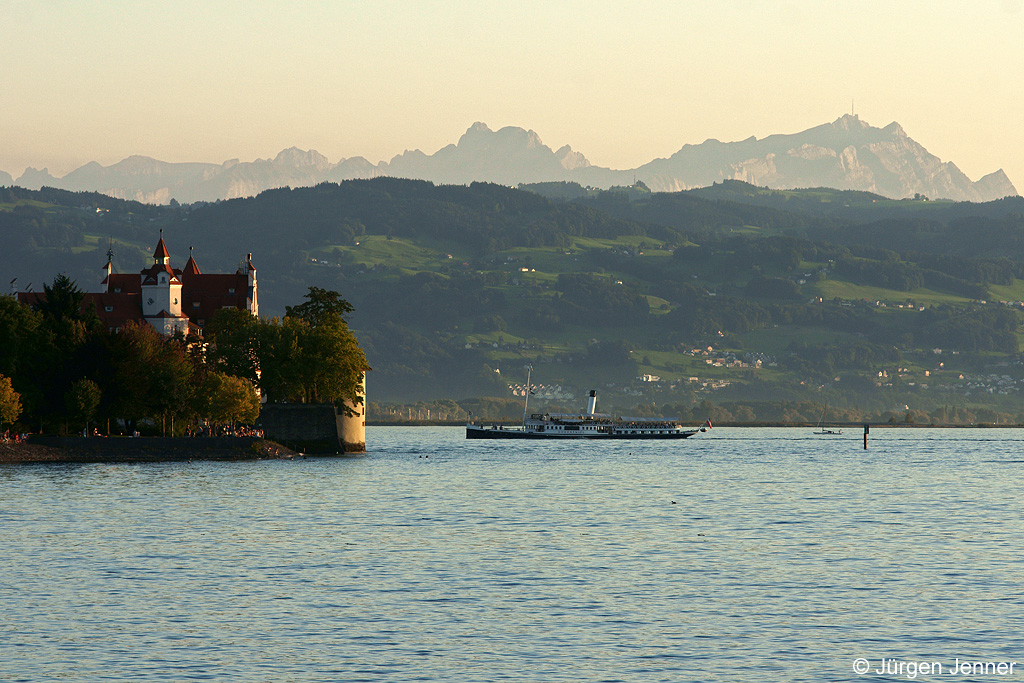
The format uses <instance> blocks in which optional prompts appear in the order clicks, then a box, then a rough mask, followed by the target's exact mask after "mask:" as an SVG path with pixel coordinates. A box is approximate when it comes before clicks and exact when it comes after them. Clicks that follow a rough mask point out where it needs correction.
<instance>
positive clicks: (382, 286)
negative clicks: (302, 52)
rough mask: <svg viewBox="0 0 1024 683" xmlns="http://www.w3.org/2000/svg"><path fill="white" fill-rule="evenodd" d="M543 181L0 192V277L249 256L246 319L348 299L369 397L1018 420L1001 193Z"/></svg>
mask: <svg viewBox="0 0 1024 683" xmlns="http://www.w3.org/2000/svg"><path fill="white" fill-rule="evenodd" d="M556 189H558V190H559V192H560V195H559V196H555V197H554V198H546V197H543V196H540V195H539V194H536V193H534V192H528V191H523V190H515V189H511V188H506V187H500V186H496V185H488V184H473V185H471V186H468V187H462V186H434V185H432V184H430V183H426V182H422V181H404V180H396V179H390V178H379V179H375V180H371V181H348V182H345V183H342V184H340V185H338V184H324V185H320V186H318V187H315V188H301V189H295V190H289V189H282V190H273V191H269V192H264V193H263V194H261V195H259V196H258V197H255V198H251V199H240V200H231V201H226V202H218V203H216V204H208V205H193V206H184V207H178V206H175V207H152V206H146V205H140V204H135V203H128V202H121V201H119V200H114V199H111V198H108V197H103V196H102V195H92V194H78V193H68V192H61V191H56V190H43V191H41V192H29V191H25V190H20V189H17V188H12V189H6V188H5V189H0V246H2V249H0V274H2V275H3V276H6V277H7V278H8V280H11V278H17V283H16V285H15V286H16V287H17V288H19V289H20V288H24V287H25V286H27V284H28V283H29V282H34V283H36V284H35V287H34V288H35V289H37V290H38V289H39V288H40V285H41V283H43V282H49V281H51V280H52V279H53V277H54V276H55V275H56V273H58V272H66V273H68V274H69V275H70V276H71V277H73V278H74V279H75V280H77V281H78V282H79V284H80V285H81V286H82V287H83V288H85V289H89V290H96V289H97V288H98V283H99V280H100V279H101V277H102V274H101V273H100V270H99V268H100V266H101V265H102V264H103V263H105V261H106V256H105V253H106V251H107V249H108V248H112V249H113V251H114V254H115V257H114V264H115V268H116V269H117V270H118V271H120V272H128V271H133V270H138V269H140V268H142V267H143V265H145V264H146V262H147V256H148V255H149V253H151V250H152V247H153V244H155V242H156V238H157V232H158V230H159V229H161V228H163V229H164V238H165V240H166V242H167V244H168V246H169V248H170V250H171V254H172V261H173V262H174V264H175V265H177V266H179V267H180V266H181V265H182V264H183V263H184V261H185V259H186V258H187V257H188V248H189V246H194V247H195V251H194V255H195V258H196V260H197V261H198V262H199V264H200V267H201V268H202V269H203V270H204V271H206V272H216V271H223V270H229V269H230V270H233V269H234V267H235V265H236V264H237V263H238V261H239V259H240V258H241V257H242V256H243V255H245V254H246V253H248V252H252V253H253V259H254V262H255V263H256V265H257V267H258V269H259V270H258V275H259V278H260V297H261V299H260V301H261V309H262V312H263V313H264V314H266V315H280V314H282V313H283V308H284V304H285V303H288V302H294V301H296V300H299V299H301V297H302V295H303V293H304V292H305V290H306V288H307V287H308V286H310V285H315V286H318V287H324V288H327V289H334V290H337V291H339V292H341V293H342V295H343V296H344V297H345V298H347V299H348V300H349V301H351V302H352V303H353V304H354V306H355V312H354V313H353V314H352V315H351V324H352V327H353V329H354V330H355V331H356V333H357V335H358V336H359V339H360V341H361V342H362V343H363V345H364V347H365V348H366V351H367V356H368V358H369V360H370V364H371V365H372V367H373V368H374V370H373V373H372V375H371V379H370V383H371V400H373V401H375V402H378V403H404V404H409V403H414V402H417V401H420V402H428V403H429V402H432V401H439V400H447V399H456V400H463V399H467V398H470V397H485V396H489V397H494V398H496V399H500V398H512V393H511V391H510V389H509V385H510V384H516V383H521V382H523V381H525V376H526V370H525V368H526V367H527V366H528V365H531V364H532V365H533V366H534V368H535V370H534V375H533V376H534V380H535V381H536V382H539V383H541V384H543V385H544V386H545V387H546V388H545V390H544V392H543V397H542V398H539V399H537V400H541V401H547V402H550V404H551V405H553V406H564V407H566V408H567V409H577V408H578V407H579V404H580V403H581V402H582V400H583V399H582V396H584V395H585V392H586V390H588V389H590V388H597V389H599V390H600V391H601V396H602V406H603V407H604V408H607V409H609V410H612V409H615V408H618V409H621V410H624V411H629V412H632V410H633V408H635V407H643V408H644V409H645V410H646V411H647V412H653V413H666V414H667V413H669V412H672V413H673V414H678V415H683V416H695V415H697V414H698V413H700V412H701V411H705V412H706V411H708V410H711V409H712V408H713V409H714V410H716V411H718V412H717V414H718V415H720V416H732V417H734V418H737V419H739V417H746V418H750V419H758V420H773V419H783V418H782V417H780V416H783V415H789V417H790V418H792V417H793V415H802V416H803V417H806V418H807V419H811V420H812V421H813V419H816V418H815V416H814V415H813V413H814V412H815V411H816V410H817V408H813V409H812V407H813V406H820V405H821V404H822V403H824V402H825V401H827V402H828V403H829V405H830V409H829V410H830V414H833V413H834V414H835V416H836V417H837V419H843V417H844V416H845V417H846V418H848V419H850V420H860V419H863V418H864V417H865V416H874V418H887V417H888V416H889V415H895V416H897V417H898V419H900V420H906V419H915V420H926V421H927V420H932V419H934V420H938V419H939V416H942V415H945V416H947V417H948V416H949V415H951V414H958V415H961V416H964V415H966V416H972V415H973V416H974V418H975V419H977V420H985V419H986V418H991V420H988V421H994V420H995V419H1002V420H1013V421H1018V420H1024V416H1022V415H1020V413H1021V412H1022V411H1024V408H1021V407H1019V406H1018V403H1019V398H1020V396H1019V393H1018V388H1017V383H1018V379H1019V378H1021V377H1024V368H1022V366H1020V364H1019V361H1018V350H1019V346H1020V341H1019V339H1020V336H1021V328H1020V323H1021V311H1020V308H1021V307H1020V305H1019V304H1016V303H1015V302H1017V301H1020V300H1021V299H1024V284H1022V283H1021V281H1022V280H1024V240H1022V239H1021V235H1024V230H1022V228H1024V219H1022V218H1021V212H1020V207H1019V204H1017V203H1014V202H1011V201H1007V200H1004V202H1002V203H991V204H985V205H967V206H964V205H962V204H957V205H950V204H949V203H941V202H923V201H919V202H889V201H888V200H886V201H881V202H880V201H878V198H876V197H874V196H871V195H865V193H840V192H837V191H826V190H807V191H792V192H787V193H777V192H774V191H768V190H762V189H760V188H753V189H751V186H744V185H743V184H726V185H722V186H716V187H715V188H709V189H707V190H706V191H702V192H698V191H693V192H689V193H673V194H657V193H655V194H652V193H649V192H645V191H640V190H637V191H633V190H631V189H629V188H626V189H624V190H623V189H620V190H617V191H609V192H597V191H585V192H575V191H570V190H567V189H566V188H556ZM758 198H760V199H758ZM754 199H758V201H759V202H761V203H760V204H758V203H757V202H755V201H753V200H754ZM820 204H831V205H836V204H839V205H844V206H845V209H842V210H836V211H831V212H830V211H821V210H810V209H808V208H807V207H808V206H817V205H820ZM925 204H927V205H928V206H927V207H925V206H924V205H925ZM894 205H895V206H894ZM996 205H998V206H996ZM971 206H976V208H977V214H978V215H977V216H976V217H972V216H971V213H970V211H969V208H970V207H971ZM999 207H1002V209H1003V211H1002V212H1000V210H999ZM854 209H856V211H854ZM872 211H877V212H878V216H879V220H877V221H872V220H870V215H871V212H872ZM964 244H969V245H970V248H969V249H965V248H963V245H964ZM961 376H962V377H961ZM1006 378H1009V379H1006ZM1022 386H1024V385H1022ZM796 406H803V407H802V408H797V407H796ZM956 410H960V411H961V413H955V411H956ZM787 411H789V412H788V413H787ZM950 411H954V413H951V412H950ZM979 411H981V412H979ZM985 411H989V412H985ZM751 416H753V417H751ZM979 416H980V417H979Z"/></svg>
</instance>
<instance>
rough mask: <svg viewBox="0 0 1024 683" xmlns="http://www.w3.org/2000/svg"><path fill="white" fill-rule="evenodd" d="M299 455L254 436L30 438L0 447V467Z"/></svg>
mask: <svg viewBox="0 0 1024 683" xmlns="http://www.w3.org/2000/svg"><path fill="white" fill-rule="evenodd" d="M297 455H300V453H298V452H296V451H293V450H291V449H290V448H286V447H285V446H282V445H281V444H279V443H277V442H275V441H270V440H269V439H262V438H257V437H244V436H242V437H230V436H221V437H128V436H115V437H94V436H85V437H83V436H45V435H44V436H38V435H36V436H30V437H29V439H28V441H23V442H21V443H13V442H12V443H0V465H41V464H86V463H107V464H109V463H147V462H189V461H191V460H221V461H242V460H290V459H292V458H294V457H295V456H297Z"/></svg>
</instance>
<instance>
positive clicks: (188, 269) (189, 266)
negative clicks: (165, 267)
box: [181, 256, 202, 275]
mask: <svg viewBox="0 0 1024 683" xmlns="http://www.w3.org/2000/svg"><path fill="white" fill-rule="evenodd" d="M181 274H182V275H202V273H200V272H199V266H198V265H197V264H196V260H195V259H194V258H192V257H191V256H189V257H188V263H186V264H185V267H184V268H183V269H182V271H181Z"/></svg>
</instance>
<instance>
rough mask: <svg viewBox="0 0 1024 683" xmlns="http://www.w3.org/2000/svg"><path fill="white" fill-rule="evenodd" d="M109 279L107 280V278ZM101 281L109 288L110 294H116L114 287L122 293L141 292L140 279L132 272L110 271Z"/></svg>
mask: <svg viewBox="0 0 1024 683" xmlns="http://www.w3.org/2000/svg"><path fill="white" fill-rule="evenodd" d="M108 279H109V282H107V280H108ZM103 282H104V283H105V284H106V285H107V287H108V288H109V289H110V293H111V294H116V293H117V292H115V291H114V290H115V289H120V290H121V293H122V294H142V279H141V278H140V277H139V276H138V275H137V274H132V273H111V274H110V277H109V278H104V279H103Z"/></svg>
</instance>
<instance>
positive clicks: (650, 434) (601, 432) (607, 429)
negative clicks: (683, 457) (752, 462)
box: [466, 368, 711, 439]
mask: <svg viewBox="0 0 1024 683" xmlns="http://www.w3.org/2000/svg"><path fill="white" fill-rule="evenodd" d="M532 369H533V368H531V371H532ZM529 377H530V376H529V375H527V379H526V401H525V402H524V405H523V424H522V426H521V427H504V426H501V425H496V424H492V425H483V424H480V425H478V424H476V423H475V422H473V420H472V418H471V419H470V421H469V422H468V423H467V424H466V438H467V439H687V438H689V437H691V436H693V435H694V434H698V433H700V432H706V431H708V430H709V429H711V420H706V421H705V422H704V424H702V425H701V426H700V427H697V428H695V429H692V428H691V429H686V428H685V427H683V425H682V424H680V422H679V420H676V419H672V418H663V417H657V418H647V417H612V416H611V415H607V414H603V413H598V412H597V391H596V390H592V391H591V392H590V400H589V401H588V402H587V411H586V412H584V413H568V414H565V413H533V414H529V413H528V406H529V404H530V379H529Z"/></svg>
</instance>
